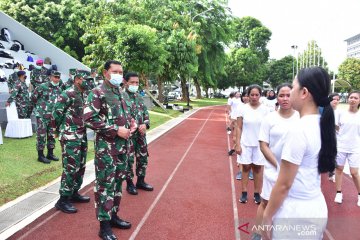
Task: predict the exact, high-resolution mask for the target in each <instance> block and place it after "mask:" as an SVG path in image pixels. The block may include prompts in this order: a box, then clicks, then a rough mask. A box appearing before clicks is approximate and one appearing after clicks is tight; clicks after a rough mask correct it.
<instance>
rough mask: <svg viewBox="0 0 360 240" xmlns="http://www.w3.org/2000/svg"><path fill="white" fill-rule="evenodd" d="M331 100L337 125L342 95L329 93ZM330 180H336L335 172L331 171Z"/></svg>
mask: <svg viewBox="0 0 360 240" xmlns="http://www.w3.org/2000/svg"><path fill="white" fill-rule="evenodd" d="M329 100H330V105H331V107H332V108H333V110H334V116H335V125H337V124H338V120H339V110H337V106H338V104H339V102H340V95H339V94H338V93H336V92H334V93H331V94H330V95H329ZM329 180H330V181H333V182H335V172H329Z"/></svg>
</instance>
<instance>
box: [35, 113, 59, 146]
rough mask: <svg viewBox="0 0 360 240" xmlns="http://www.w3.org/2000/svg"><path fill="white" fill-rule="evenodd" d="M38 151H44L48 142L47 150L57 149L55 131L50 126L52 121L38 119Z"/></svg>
mask: <svg viewBox="0 0 360 240" xmlns="http://www.w3.org/2000/svg"><path fill="white" fill-rule="evenodd" d="M36 124H37V129H36V149H37V150H38V151H40V150H44V148H45V144H46V140H47V148H48V149H54V148H55V137H54V132H53V129H52V127H51V125H50V119H45V118H40V117H36Z"/></svg>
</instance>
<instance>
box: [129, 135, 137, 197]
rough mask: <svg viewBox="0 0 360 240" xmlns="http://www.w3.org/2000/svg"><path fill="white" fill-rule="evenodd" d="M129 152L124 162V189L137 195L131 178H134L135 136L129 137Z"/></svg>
mask: <svg viewBox="0 0 360 240" xmlns="http://www.w3.org/2000/svg"><path fill="white" fill-rule="evenodd" d="M129 144H130V146H129V149H130V151H129V154H128V158H127V164H126V171H127V174H126V191H127V192H128V193H129V194H131V195H137V194H138V192H137V189H136V187H135V185H134V182H133V179H134V170H133V169H134V167H133V166H134V161H135V160H134V159H135V147H136V141H135V136H133V137H131V138H130V141H129Z"/></svg>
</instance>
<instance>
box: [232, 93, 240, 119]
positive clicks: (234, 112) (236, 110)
mask: <svg viewBox="0 0 360 240" xmlns="http://www.w3.org/2000/svg"><path fill="white" fill-rule="evenodd" d="M241 104H242V102H241V99H240V98H235V97H234V98H233V99H232V101H231V118H232V119H236V118H237V117H238V116H239V105H241Z"/></svg>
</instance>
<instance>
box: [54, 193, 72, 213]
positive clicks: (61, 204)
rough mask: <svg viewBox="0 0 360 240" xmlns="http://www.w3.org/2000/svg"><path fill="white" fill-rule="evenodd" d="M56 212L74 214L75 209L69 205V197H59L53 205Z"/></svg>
mask: <svg viewBox="0 0 360 240" xmlns="http://www.w3.org/2000/svg"><path fill="white" fill-rule="evenodd" d="M55 207H56V208H57V209H58V210H61V211H62V212H64V213H76V212H77V209H76V208H75V207H74V206H73V205H72V204H71V203H70V201H69V197H65V196H60V199H59V200H58V201H57V203H56V204H55Z"/></svg>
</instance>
